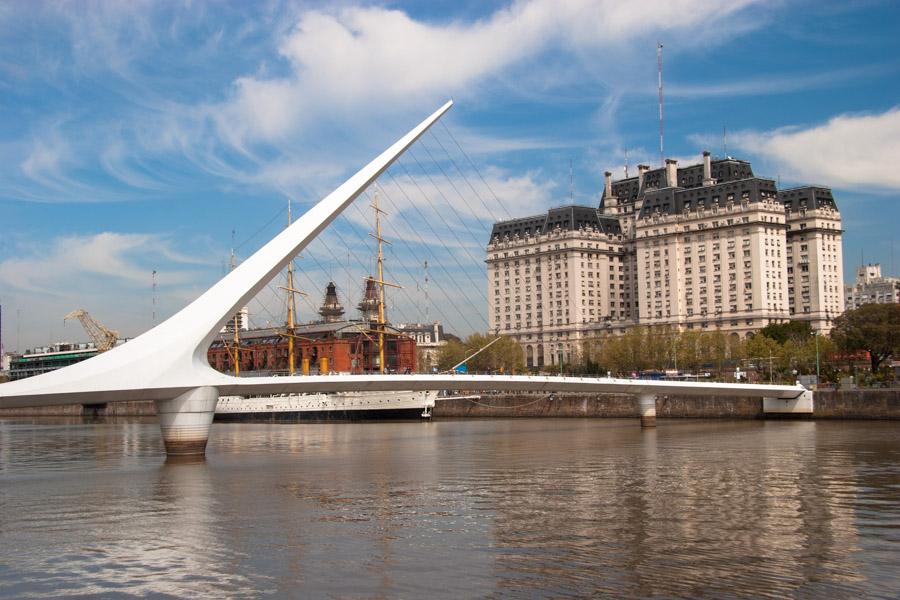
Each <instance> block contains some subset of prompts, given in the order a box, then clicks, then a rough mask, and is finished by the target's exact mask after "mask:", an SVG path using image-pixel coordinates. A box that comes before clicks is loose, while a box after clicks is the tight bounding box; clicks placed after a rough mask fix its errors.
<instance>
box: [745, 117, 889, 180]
mask: <svg viewBox="0 0 900 600" xmlns="http://www.w3.org/2000/svg"><path fill="white" fill-rule="evenodd" d="M730 138H731V143H733V144H734V145H735V146H736V147H738V148H741V149H743V150H745V151H747V152H751V153H753V154H755V155H757V156H759V157H760V158H761V160H762V161H764V162H765V163H768V164H769V165H772V166H774V167H775V168H776V169H778V171H780V172H785V173H790V174H791V179H793V180H797V181H805V182H815V183H824V184H826V185H831V186H834V187H839V188H853V187H857V188H858V187H863V188H864V189H868V190H878V189H880V190H885V191H897V190H900V170H898V169H897V168H896V165H898V164H900V107H895V108H893V109H891V110H888V111H886V112H882V113H872V114H843V115H838V116H836V117H833V118H832V119H830V120H828V121H827V122H826V123H823V124H820V125H814V126H811V127H800V126H795V127H786V128H781V129H776V130H774V131H767V132H754V131H742V132H738V133H735V134H733V135H732V136H730Z"/></svg>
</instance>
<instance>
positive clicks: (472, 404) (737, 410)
mask: <svg viewBox="0 0 900 600" xmlns="http://www.w3.org/2000/svg"><path fill="white" fill-rule="evenodd" d="M814 405H815V408H814V412H813V415H812V418H813V419H898V420H900V388H895V389H863V390H821V391H817V392H816V393H815V402H814ZM433 414H434V417H435V418H437V419H440V418H451V419H465V418H511V417H521V418H528V417H531V418H533V417H552V418H630V417H635V418H637V416H638V411H637V404H636V402H635V401H634V397H633V396H631V395H628V394H600V395H594V394H553V395H552V396H551V395H546V394H486V395H484V396H482V397H481V398H479V399H471V400H470V399H465V398H444V399H438V401H437V404H436V406H435V408H434V413H433ZM60 416H61V417H136V416H139V417H152V416H156V407H155V405H154V404H153V402H150V401H145V402H111V403H109V404H95V405H84V406H82V405H80V404H73V405H68V406H43V407H38V408H4V409H0V418H10V417H60ZM656 416H657V418H658V419H681V418H686V419H762V418H764V417H765V415H764V414H763V411H762V400H761V399H759V398H724V397H718V396H696V397H690V396H679V397H674V396H673V397H667V396H661V397H659V398H657V400H656Z"/></svg>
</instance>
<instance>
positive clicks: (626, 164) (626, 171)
mask: <svg viewBox="0 0 900 600" xmlns="http://www.w3.org/2000/svg"><path fill="white" fill-rule="evenodd" d="M625 179H628V148H625Z"/></svg>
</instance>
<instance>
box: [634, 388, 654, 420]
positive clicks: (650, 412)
mask: <svg viewBox="0 0 900 600" xmlns="http://www.w3.org/2000/svg"><path fill="white" fill-rule="evenodd" d="M637 400H638V413H639V414H640V415H641V427H656V395H655V394H638V397H637Z"/></svg>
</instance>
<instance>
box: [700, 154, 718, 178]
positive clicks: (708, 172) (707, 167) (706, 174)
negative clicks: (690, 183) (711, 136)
mask: <svg viewBox="0 0 900 600" xmlns="http://www.w3.org/2000/svg"><path fill="white" fill-rule="evenodd" d="M714 183H715V180H714V179H713V178H712V162H711V160H710V158H709V150H704V151H703V185H713V184H714Z"/></svg>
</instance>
